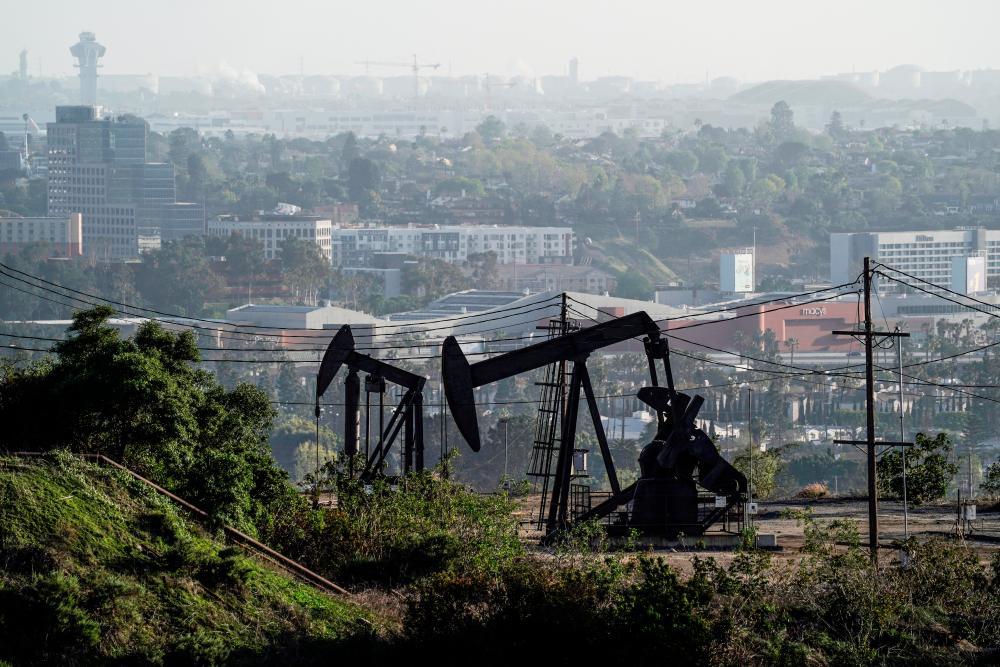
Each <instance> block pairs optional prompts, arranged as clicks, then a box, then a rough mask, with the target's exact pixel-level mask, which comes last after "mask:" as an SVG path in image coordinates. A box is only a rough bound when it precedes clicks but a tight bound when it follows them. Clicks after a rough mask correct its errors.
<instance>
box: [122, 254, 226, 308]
mask: <svg viewBox="0 0 1000 667" xmlns="http://www.w3.org/2000/svg"><path fill="white" fill-rule="evenodd" d="M136 287H137V288H138V290H139V293H140V294H141V295H142V297H143V299H144V300H145V301H146V303H148V304H150V305H151V306H153V307H154V308H156V309H158V310H162V311H166V312H174V313H181V314H183V315H200V314H201V313H202V311H203V310H204V308H205V302H206V301H207V300H208V299H209V297H210V296H211V295H213V294H215V293H217V292H218V291H219V290H220V289H221V287H222V281H221V279H220V278H219V276H218V275H216V274H215V272H214V271H212V268H211V267H210V266H209V264H208V260H207V259H206V257H205V244H204V241H203V240H202V239H201V238H187V239H184V240H182V241H167V242H166V243H164V244H163V245H162V246H161V247H160V249H159V250H154V251H152V252H150V253H148V254H146V255H145V256H144V257H143V261H142V263H141V264H140V265H139V266H138V267H137V269H136Z"/></svg>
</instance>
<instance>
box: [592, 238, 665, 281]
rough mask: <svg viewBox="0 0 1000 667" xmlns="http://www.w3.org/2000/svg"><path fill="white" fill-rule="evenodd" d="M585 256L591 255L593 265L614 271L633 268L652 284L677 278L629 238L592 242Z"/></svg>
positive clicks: (652, 255) (651, 254)
mask: <svg viewBox="0 0 1000 667" xmlns="http://www.w3.org/2000/svg"><path fill="white" fill-rule="evenodd" d="M585 256H588V257H591V258H592V261H593V262H594V264H595V265H597V266H599V267H601V268H604V269H610V270H612V271H614V272H616V273H624V272H625V271H628V270H629V269H630V268H635V269H636V270H638V271H639V273H641V274H642V276H643V277H644V278H646V279H647V280H648V281H649V282H651V283H653V284H658V283H667V282H670V281H672V280H676V279H677V274H675V273H674V272H673V271H672V270H671V269H670V267H668V266H667V265H666V264H664V263H663V262H661V261H660V260H659V259H658V258H657V257H656V256H655V255H654V254H653V253H651V252H650V251H649V250H648V249H647V248H642V247H639V246H637V245H636V243H635V241H633V240H631V239H626V238H617V239H605V240H602V241H599V242H594V243H593V245H592V246H591V247H589V248H587V250H586V252H585Z"/></svg>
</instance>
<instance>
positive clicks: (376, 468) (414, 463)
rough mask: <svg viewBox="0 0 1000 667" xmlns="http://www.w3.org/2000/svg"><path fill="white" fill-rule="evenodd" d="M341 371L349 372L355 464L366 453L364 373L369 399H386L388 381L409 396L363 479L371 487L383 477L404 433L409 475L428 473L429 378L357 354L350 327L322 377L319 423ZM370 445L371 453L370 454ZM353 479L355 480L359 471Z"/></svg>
mask: <svg viewBox="0 0 1000 667" xmlns="http://www.w3.org/2000/svg"><path fill="white" fill-rule="evenodd" d="M341 366H346V367H347V377H346V378H345V379H344V407H345V410H344V453H345V454H347V456H348V457H349V460H350V461H351V462H352V464H353V461H354V456H355V455H357V454H358V453H359V451H360V447H359V442H360V430H361V429H360V412H361V400H360V399H361V379H360V378H359V377H358V372H359V371H364V372H365V373H367V374H368V377H367V378H366V382H365V384H366V390H367V391H369V393H372V392H378V393H384V392H385V382H386V381H388V382H391V383H393V384H395V385H398V386H400V387H403V388H404V389H405V390H406V392H405V393H404V394H403V397H402V398H401V399H400V401H399V403H398V404H397V405H396V409H395V410H393V413H392V417H391V418H390V419H389V423H388V424H387V425H386V426H385V429H384V430H382V431H381V432H380V433H379V438H378V442H377V443H376V445H375V448H374V449H371V450H370V453H368V456H366V457H365V466H364V469H363V470H362V471H361V474H360V479H361V480H363V481H368V480H371V479H372V478H374V477H377V476H379V475H381V474H382V471H383V467H384V465H385V461H386V457H387V456H388V455H389V452H390V450H391V449H392V446H393V444H394V443H395V442H396V439H397V438H398V436H399V432H400V430H402V431H403V456H402V468H403V472H404V473H407V472H410V471H411V470H416V471H418V472H420V471H422V470H423V469H424V416H423V393H422V392H423V388H424V383H425V382H426V381H427V378H425V377H423V376H421V375H416V374H414V373H411V372H409V371H407V370H404V369H402V368H399V367H398V366H393V365H392V364H389V363H387V362H385V361H382V360H381V359H375V358H374V357H371V356H369V355H367V354H362V353H360V352H358V351H356V350H355V349H354V334H353V332H352V331H351V327H350V325H347V324H345V325H344V326H342V327H341V328H340V330H339V331H338V332H337V335H336V336H334V337H333V340H332V341H330V345H329V347H327V350H326V353H325V354H324V355H323V361H322V363H321V364H320V368H319V374H318V375H317V377H316V418H317V420H318V419H319V416H320V403H319V401H320V398H321V397H322V396H323V394H324V393H325V392H326V390H327V388H329V386H330V384H331V383H332V382H333V380H334V378H335V377H336V375H337V372H338V371H339V370H340V367H341ZM366 437H367V433H366ZM367 444H368V443H366V447H365V451H366V452H369V448H368V447H367ZM351 475H352V476H353V469H352V470H351Z"/></svg>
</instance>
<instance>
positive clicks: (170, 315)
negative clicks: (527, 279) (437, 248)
mask: <svg viewBox="0 0 1000 667" xmlns="http://www.w3.org/2000/svg"><path fill="white" fill-rule="evenodd" d="M2 266H3V265H2V264H0V267H2ZM18 273H21V274H22V275H26V276H29V277H30V278H31V279H33V280H37V281H39V282H43V283H46V284H48V285H52V286H54V287H55V288H57V289H61V290H64V291H67V292H73V293H76V294H81V295H83V296H85V297H88V298H89V299H96V300H97V301H96V302H94V301H88V300H87V299H83V298H80V297H75V296H72V295H70V294H63V293H61V292H58V291H56V289H52V288H47V287H43V286H42V285H36V284H34V283H32V282H30V281H29V280H26V279H24V278H19V277H18V276H15V275H12V274H10V273H7V272H6V271H4V270H3V269H2V268H0V275H3V276H6V277H8V278H11V279H13V280H17V281H19V282H21V283H23V284H26V285H28V286H30V287H32V288H35V289H40V290H42V291H45V292H48V293H50V294H56V295H58V296H61V297H63V298H67V299H72V300H74V301H78V302H80V303H83V304H86V305H88V306H98V305H115V306H121V307H123V308H126V309H128V308H131V309H133V310H137V311H146V312H152V313H157V314H159V315H161V317H151V316H148V315H142V314H139V313H134V314H131V316H132V317H137V318H142V319H148V320H153V321H157V322H168V323H170V324H173V325H175V326H186V327H189V328H192V329H201V330H205V331H212V332H218V333H229V334H235V335H238V336H260V335H271V336H275V337H283V338H306V339H310V340H313V339H315V338H317V337H318V336H316V335H312V334H290V333H281V332H284V331H288V329H283V328H281V327H261V326H256V325H251V324H228V323H225V322H219V321H217V320H207V319H204V318H199V317H190V316H186V315H179V314H176V313H164V312H162V311H157V310H153V309H149V308H141V307H138V306H132V305H129V304H123V303H121V302H118V301H114V300H111V299H107V298H105V297H101V296H98V295H93V294H89V293H87V292H81V291H80V290H75V289H73V288H70V287H65V286H62V285H59V284H58V283H53V282H52V281H49V280H45V279H44V278H38V277H36V276H33V275H32V274H29V273H25V272H23V271H18ZM3 284H5V285H6V283H3ZM7 286H8V287H11V286H10V285H7ZM15 289H16V288H15ZM19 291H24V290H19ZM556 298H559V297H558V296H552V297H549V298H548V299H545V300H544V301H543V302H541V303H542V305H536V304H524V305H521V306H513V307H509V308H499V309H492V310H487V311H481V312H478V313H467V314H465V315H456V316H454V317H451V318H442V319H440V320H419V321H418V322H417V323H409V324H398V325H385V326H379V325H364V326H365V328H367V329H382V328H387V327H388V326H393V327H418V326H422V325H423V324H427V323H434V322H455V321H460V320H466V319H471V318H480V319H477V320H476V321H475V322H470V323H468V324H461V323H459V324H457V325H454V326H441V327H430V328H424V329H419V328H413V329H409V330H407V331H398V332H390V333H386V334H376V333H364V332H360V333H356V334H354V335H355V338H374V337H376V336H379V335H382V336H407V335H414V334H422V333H426V332H428V331H444V330H449V329H455V328H457V327H472V326H475V325H477V324H483V323H486V322H493V321H497V320H501V319H506V318H507V317H508V316H506V315H505V316H503V317H484V316H485V315H495V314H498V313H507V312H513V311H521V312H519V313H517V315H527V314H528V313H532V312H537V311H540V310H548V309H552V308H554V307H557V306H558V304H557V303H545V302H547V301H552V300H553V299H556ZM56 303H59V302H56ZM61 305H63V306H66V307H68V308H73V307H74V306H72V305H70V304H65V303H63V304H61ZM529 306H535V307H534V308H529ZM116 312H119V313H121V314H122V315H126V316H129V315H130V313H128V311H127V310H121V309H116ZM510 317H513V316H510ZM164 318H167V319H164ZM174 319H177V320H190V321H194V322H207V323H210V324H216V325H219V324H228V326H231V327H234V328H233V329H223V328H219V327H218V326H215V327H206V326H202V325H198V324H190V323H187V322H175V321H172V320H174ZM532 319H538V318H532ZM529 321H531V320H528V321H526V322H514V323H511V325H508V326H516V325H520V324H526V323H527V322H529ZM239 328H252V329H263V330H272V331H275V333H272V334H255V333H251V332H242V331H239V330H238V329H239ZM504 328H506V327H496V328H492V329H484V330H480V331H469V332H466V333H465V334H463V335H476V334H481V333H489V332H491V331H500V330H503V329H504ZM306 330H307V331H316V332H325V331H329V330H328V329H306ZM293 331H295V330H294V329H293ZM299 331H301V329H300V330H299ZM219 337H220V338H225V336H219ZM230 339H232V340H244V339H238V338H232V337H230Z"/></svg>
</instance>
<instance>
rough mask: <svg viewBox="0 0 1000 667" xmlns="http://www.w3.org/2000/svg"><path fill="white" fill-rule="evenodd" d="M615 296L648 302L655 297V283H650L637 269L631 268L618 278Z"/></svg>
mask: <svg viewBox="0 0 1000 667" xmlns="http://www.w3.org/2000/svg"><path fill="white" fill-rule="evenodd" d="M615 296H620V297H622V298H625V299H640V300H643V301H646V300H648V299H649V298H651V297H652V296H653V283H651V282H649V280H648V279H647V278H646V276H644V275H642V274H641V273H640V272H639V271H638V270H637V269H636V268H635V267H629V269H628V270H627V271H625V272H624V273H621V274H619V275H618V277H617V284H616V285H615Z"/></svg>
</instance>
